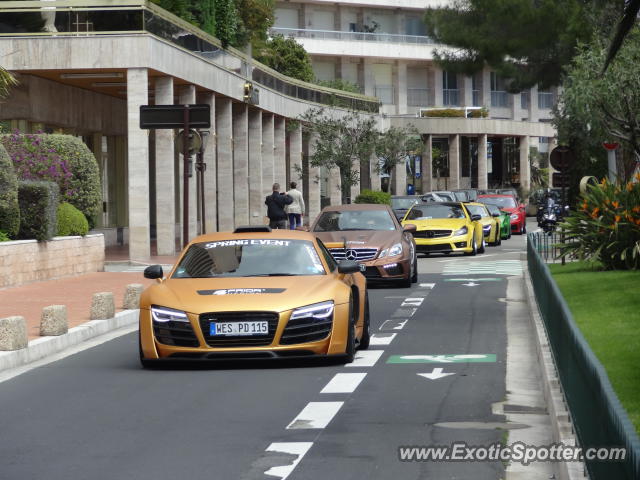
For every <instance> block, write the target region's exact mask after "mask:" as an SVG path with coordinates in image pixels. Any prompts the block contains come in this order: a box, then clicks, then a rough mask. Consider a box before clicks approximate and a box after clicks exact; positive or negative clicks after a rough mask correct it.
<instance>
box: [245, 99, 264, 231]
mask: <svg viewBox="0 0 640 480" xmlns="http://www.w3.org/2000/svg"><path fill="white" fill-rule="evenodd" d="M262 192H263V186H262V110H258V109H253V108H251V109H249V223H250V224H251V225H261V224H262V223H263V222H262V220H263V218H264V206H265V205H264V196H263V195H262Z"/></svg>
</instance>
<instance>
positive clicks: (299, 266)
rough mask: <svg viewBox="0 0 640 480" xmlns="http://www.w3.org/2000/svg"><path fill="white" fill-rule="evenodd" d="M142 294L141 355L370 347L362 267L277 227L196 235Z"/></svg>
mask: <svg viewBox="0 0 640 480" xmlns="http://www.w3.org/2000/svg"><path fill="white" fill-rule="evenodd" d="M144 275H145V277H147V278H155V279H157V283H156V284H154V285H152V286H150V287H149V288H147V289H146V290H145V291H144V292H143V294H142V296H141V299H140V361H141V363H142V365H143V366H145V367H146V366H152V365H154V364H156V363H157V362H158V361H160V360H163V359H236V358H248V359H262V358H292V357H308V356H326V357H334V356H335V357H336V358H341V359H342V360H344V361H345V362H347V363H348V362H351V361H353V358H354V354H355V350H356V348H361V349H366V348H367V347H368V346H369V338H370V333H369V329H370V322H369V300H368V295H367V287H366V281H365V278H364V276H363V275H362V273H360V266H359V265H358V264H357V263H356V262H353V261H348V260H345V261H343V262H340V263H337V262H336V261H335V260H334V259H333V257H332V256H331V254H330V253H329V251H328V250H327V249H326V248H325V246H324V245H323V244H322V242H321V241H320V240H318V239H316V238H315V237H314V236H313V235H312V234H310V233H307V232H302V231H291V230H274V231H271V229H270V228H269V227H268V226H249V227H239V228H237V229H236V230H235V231H234V232H233V233H231V232H224V233H212V234H207V235H202V236H200V237H197V238H195V239H194V240H193V241H192V242H191V243H190V244H189V245H187V247H185V249H184V251H183V252H182V254H181V255H180V258H179V259H178V261H177V263H176V264H175V266H174V268H173V269H172V270H171V272H170V273H169V274H168V275H167V276H166V278H165V277H164V274H163V271H162V267H161V266H160V265H153V266H150V267H147V269H146V270H145V273H144Z"/></svg>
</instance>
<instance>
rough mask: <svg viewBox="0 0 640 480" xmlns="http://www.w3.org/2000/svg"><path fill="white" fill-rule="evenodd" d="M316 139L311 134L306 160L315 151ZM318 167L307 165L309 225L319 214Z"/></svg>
mask: <svg viewBox="0 0 640 480" xmlns="http://www.w3.org/2000/svg"><path fill="white" fill-rule="evenodd" d="M317 139H318V137H317V135H316V134H311V135H310V138H309V155H308V158H311V156H312V155H313V154H314V152H315V149H316V141H317ZM320 182H321V178H320V167H313V166H311V165H309V194H308V195H309V201H308V202H307V212H308V214H309V223H311V222H313V221H314V220H315V218H316V217H317V216H318V214H319V213H320V210H321V208H320V206H321V203H320Z"/></svg>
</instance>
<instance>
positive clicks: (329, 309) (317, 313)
mask: <svg viewBox="0 0 640 480" xmlns="http://www.w3.org/2000/svg"><path fill="white" fill-rule="evenodd" d="M331 315H333V301H331V300H330V301H328V302H320V303H314V304H313V305H307V306H306V307H300V308H296V309H295V310H294V311H293V313H291V317H290V320H296V319H298V318H316V319H318V320H323V319H325V318H329V317H331Z"/></svg>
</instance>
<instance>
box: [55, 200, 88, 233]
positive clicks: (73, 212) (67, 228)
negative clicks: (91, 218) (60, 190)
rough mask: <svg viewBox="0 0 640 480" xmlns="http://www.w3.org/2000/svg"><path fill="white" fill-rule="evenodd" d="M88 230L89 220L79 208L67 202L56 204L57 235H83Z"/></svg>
mask: <svg viewBox="0 0 640 480" xmlns="http://www.w3.org/2000/svg"><path fill="white" fill-rule="evenodd" d="M88 231H89V222H87V218H86V217H85V216H84V215H83V213H82V212H81V211H80V210H78V209H77V208H76V207H74V206H73V205H71V204H70V203H67V202H63V203H61V204H60V205H58V236H60V237H67V236H69V235H82V236H84V235H86V234H87V232H88Z"/></svg>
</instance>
